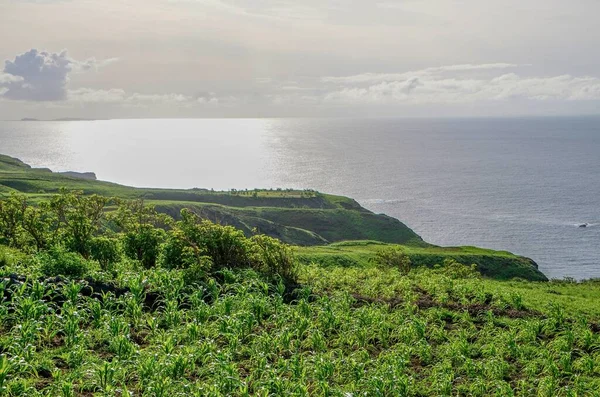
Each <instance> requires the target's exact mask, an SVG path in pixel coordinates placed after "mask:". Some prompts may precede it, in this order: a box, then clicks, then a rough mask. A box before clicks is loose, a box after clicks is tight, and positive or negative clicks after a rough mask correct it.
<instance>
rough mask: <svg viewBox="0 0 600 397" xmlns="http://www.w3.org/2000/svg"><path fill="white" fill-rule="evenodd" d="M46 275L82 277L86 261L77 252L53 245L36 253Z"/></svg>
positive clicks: (86, 264) (85, 271) (86, 265)
mask: <svg viewBox="0 0 600 397" xmlns="http://www.w3.org/2000/svg"><path fill="white" fill-rule="evenodd" d="M37 259H38V260H39V261H40V263H41V270H42V273H44V274H45V275H46V276H70V277H82V276H83V275H84V274H85V273H87V271H88V263H87V261H86V260H85V259H84V258H83V257H82V256H81V255H79V254H78V253H75V252H70V251H67V250H66V249H65V248H64V247H62V246H55V247H52V248H50V249H49V250H48V251H44V252H42V253H39V254H38V255H37Z"/></svg>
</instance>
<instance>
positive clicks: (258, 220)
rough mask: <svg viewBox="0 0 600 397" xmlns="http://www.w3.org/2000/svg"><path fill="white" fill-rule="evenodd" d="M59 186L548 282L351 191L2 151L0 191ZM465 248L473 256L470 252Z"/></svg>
mask: <svg viewBox="0 0 600 397" xmlns="http://www.w3.org/2000/svg"><path fill="white" fill-rule="evenodd" d="M61 188H66V189H68V190H81V191H83V192H84V193H85V194H99V195H102V196H108V197H119V198H124V199H140V198H141V199H144V200H145V202H146V203H147V204H151V205H153V206H155V207H156V209H157V210H158V211H159V212H162V213H165V214H168V215H170V216H172V217H174V218H178V217H179V213H180V211H181V209H183V208H188V209H190V210H192V211H193V212H194V213H196V214H197V215H199V216H200V217H201V218H204V219H208V220H211V221H213V222H216V223H219V224H223V225H231V226H234V227H236V228H238V229H240V230H242V231H243V232H244V234H245V235H246V236H251V235H252V234H253V233H254V232H259V233H263V234H266V235H268V236H271V237H275V238H277V239H280V240H281V241H283V242H285V243H288V244H293V245H298V246H325V245H328V244H332V243H337V242H344V241H354V240H373V241H378V242H382V243H390V244H401V245H404V246H406V249H407V250H408V251H409V252H410V253H411V255H410V256H411V260H412V261H413V263H414V264H415V265H417V264H421V265H428V266H432V265H434V264H436V263H441V262H442V261H443V260H444V259H445V258H447V257H452V258H454V259H456V260H459V261H463V262H465V263H474V264H477V265H478V267H479V268H480V270H481V271H482V273H483V274H484V275H486V276H489V277H496V278H500V279H508V278H512V277H521V278H524V279H528V280H546V277H545V276H544V275H543V274H542V273H541V272H540V271H539V270H538V269H537V265H536V264H535V262H533V261H532V260H530V259H528V258H523V257H518V256H515V255H512V254H507V253H501V252H497V251H491V250H479V251H478V253H477V254H474V253H473V250H477V249H475V248H469V247H462V248H442V247H436V246H433V245H431V244H428V243H426V242H424V241H423V240H422V239H421V237H419V236H418V235H417V234H416V233H415V232H413V231H412V230H411V229H410V228H409V227H407V226H406V225H404V224H403V223H402V222H401V221H399V220H397V219H395V218H392V217H389V216H386V215H383V214H374V213H373V212H371V211H369V210H367V209H365V208H363V207H361V206H360V205H359V204H358V203H357V202H356V201H355V200H352V199H350V198H347V197H341V196H334V195H329V194H323V193H319V192H315V191H312V190H309V191H297V190H252V191H211V190H208V189H188V190H178V189H151V188H133V187H128V186H123V185H118V184H115V183H110V182H103V181H96V180H87V179H79V178H74V177H70V176H66V175H62V174H58V173H53V172H51V171H50V170H47V169H34V168H31V167H30V166H28V165H27V164H24V163H23V162H21V161H20V160H18V159H14V158H11V157H8V156H3V155H0V195H2V194H4V195H5V196H6V195H7V194H9V192H11V191H12V192H20V193H24V194H27V196H28V197H29V198H30V199H31V200H33V201H42V200H45V199H47V198H48V197H51V196H52V195H54V194H56V193H58V192H59V190H60V189H61ZM330 248H331V247H330ZM330 248H317V249H316V251H315V253H316V254H318V255H317V256H319V257H322V256H323V255H326V254H327V252H328V250H329V249H330ZM457 250H459V252H457ZM350 251H352V252H350ZM354 251H355V249H354V250H349V249H345V250H340V249H339V247H338V248H336V251H335V255H336V256H337V257H338V258H339V257H342V256H348V255H349V256H353V252H354ZM467 252H469V254H468V255H466V256H465V254H466V253H467ZM459 253H460V254H459ZM367 255H368V253H367ZM363 256H365V255H363ZM313 257H314V256H313ZM341 260H345V259H341Z"/></svg>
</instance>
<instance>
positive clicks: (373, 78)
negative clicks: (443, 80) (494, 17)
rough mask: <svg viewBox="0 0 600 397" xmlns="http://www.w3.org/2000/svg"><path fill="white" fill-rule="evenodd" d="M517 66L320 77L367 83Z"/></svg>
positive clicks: (463, 66)
mask: <svg viewBox="0 0 600 397" xmlns="http://www.w3.org/2000/svg"><path fill="white" fill-rule="evenodd" d="M519 66H529V65H517V64H514V63H484V64H471V63H466V64H458V65H447V66H439V67H430V68H426V69H421V70H414V71H410V72H403V73H361V74H355V75H351V76H337V77H336V76H326V77H323V78H321V81H322V82H324V83H340V84H343V83H369V82H378V81H391V80H404V79H407V78H411V77H413V76H426V75H433V74H440V73H443V72H464V71H489V70H498V69H508V68H516V67H519Z"/></svg>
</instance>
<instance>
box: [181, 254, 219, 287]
mask: <svg viewBox="0 0 600 397" xmlns="http://www.w3.org/2000/svg"><path fill="white" fill-rule="evenodd" d="M212 266H213V262H212V259H211V258H210V257H208V256H202V257H200V258H198V260H196V261H194V263H192V264H190V265H189V266H188V267H187V268H185V269H184V270H183V280H184V281H185V283H186V284H188V285H189V284H197V283H200V282H201V281H204V280H205V279H206V277H207V276H208V275H209V274H210V270H211V269H212Z"/></svg>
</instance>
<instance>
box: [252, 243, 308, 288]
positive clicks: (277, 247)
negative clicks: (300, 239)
mask: <svg viewBox="0 0 600 397" xmlns="http://www.w3.org/2000/svg"><path fill="white" fill-rule="evenodd" d="M250 241H251V243H252V245H253V249H254V253H255V255H254V258H253V266H252V267H253V268H255V269H256V270H257V271H260V272H262V273H265V274H267V275H270V276H274V275H276V274H278V275H280V276H281V277H283V278H284V279H286V280H294V279H295V278H296V275H297V274H296V273H297V265H296V261H295V260H294V252H293V249H292V247H290V246H289V245H287V244H284V243H282V242H281V241H279V240H277V239H274V238H272V237H269V236H265V235H264V234H258V235H255V236H252V237H251V239H250Z"/></svg>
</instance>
